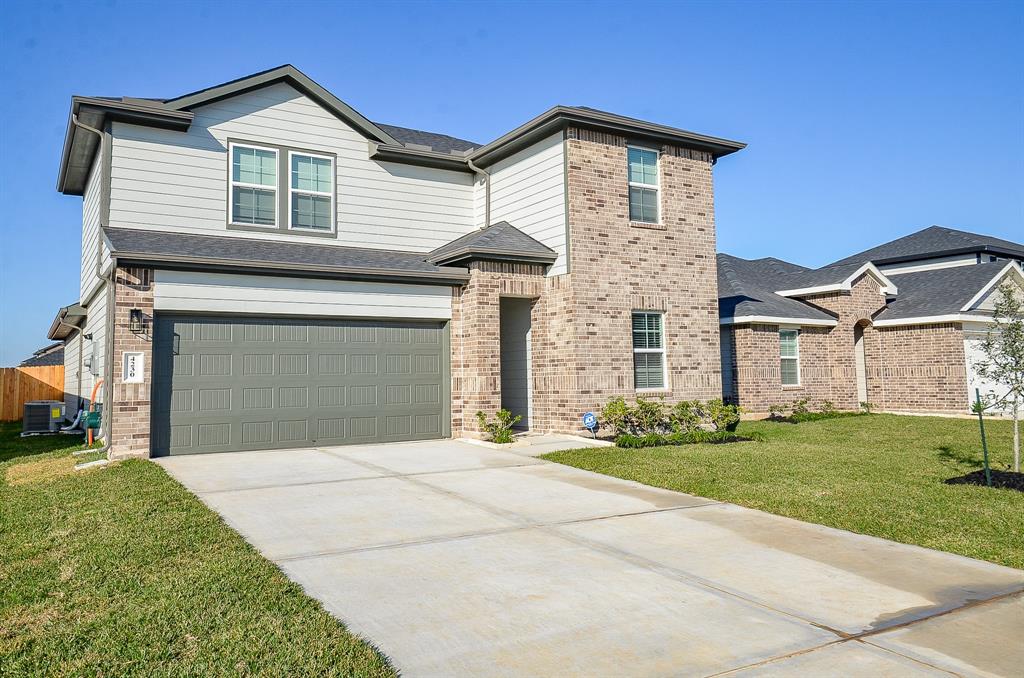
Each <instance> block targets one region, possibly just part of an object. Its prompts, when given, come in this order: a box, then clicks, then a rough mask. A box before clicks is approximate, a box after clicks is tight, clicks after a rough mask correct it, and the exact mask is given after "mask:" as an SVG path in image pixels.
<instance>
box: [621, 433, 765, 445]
mask: <svg viewBox="0 0 1024 678" xmlns="http://www.w3.org/2000/svg"><path fill="white" fill-rule="evenodd" d="M741 440H746V438H739V437H738V436H736V435H734V434H733V433H730V432H729V431H726V430H721V431H706V430H704V429H696V430H694V431H690V432H689V433H679V432H677V433H669V434H660V433H648V434H647V435H642V436H638V435H633V434H630V433H624V434H622V435H620V436H619V437H617V438H616V439H615V445H616V447H623V448H629V449H639V448H641V447H660V446H663V445H692V444H696V443H725V442H738V441H741Z"/></svg>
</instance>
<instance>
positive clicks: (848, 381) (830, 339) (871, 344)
mask: <svg viewBox="0 0 1024 678" xmlns="http://www.w3.org/2000/svg"><path fill="white" fill-rule="evenodd" d="M803 301H806V302H807V303H809V304H812V305H814V306H817V307H818V308H821V309H823V310H825V311H827V312H829V313H830V314H831V315H833V316H836V320H837V325H836V326H835V327H802V328H801V329H800V385H799V386H782V381H781V368H780V364H779V335H778V332H779V326H778V325H739V326H736V327H733V328H730V329H727V330H725V332H726V335H725V338H724V339H723V341H727V342H730V347H731V349H732V372H733V375H734V378H733V381H732V384H731V385H730V386H729V388H727V389H726V391H727V393H728V394H729V395H730V396H731V397H732V398H733V399H734V400H735V402H737V403H738V404H739V405H741V406H742V407H743V408H745V409H746V410H747V411H748V412H750V413H754V414H763V413H766V412H767V411H768V408H769V407H770V406H771V405H782V406H791V405H792V404H793V403H794V402H795V401H797V400H801V399H804V398H806V399H807V400H808V401H809V402H810V405H811V407H815V408H820V407H821V406H822V404H823V403H824V402H826V401H828V402H831V403H832V404H833V406H835V407H836V408H837V409H842V410H855V409H858V407H859V405H860V398H859V397H858V395H857V367H856V357H855V356H856V354H855V349H854V328H855V327H856V326H857V325H860V326H861V327H863V331H864V354H865V370H864V372H865V377H866V382H867V395H868V402H870V403H871V404H872V405H873V406H874V407H875V408H877V409H880V410H890V411H902V412H965V411H966V409H967V401H966V395H965V394H966V392H967V370H966V367H965V359H964V344H963V331H962V329H961V327H960V325H959V324H945V325H921V326H916V327H881V328H877V327H874V326H873V325H872V324H871V318H872V317H873V316H874V315H875V314H877V313H878V311H880V310H881V309H882V308H883V307H884V306H885V297H884V296H883V295H882V294H881V291H880V288H879V285H878V283H877V281H875V280H874V278H872V277H870V276H868V275H864V276H862V277H861V278H860V279H858V280H857V281H855V282H854V284H853V287H852V289H851V290H850V291H849V292H832V293H827V294H819V295H814V296H808V297H804V298H803Z"/></svg>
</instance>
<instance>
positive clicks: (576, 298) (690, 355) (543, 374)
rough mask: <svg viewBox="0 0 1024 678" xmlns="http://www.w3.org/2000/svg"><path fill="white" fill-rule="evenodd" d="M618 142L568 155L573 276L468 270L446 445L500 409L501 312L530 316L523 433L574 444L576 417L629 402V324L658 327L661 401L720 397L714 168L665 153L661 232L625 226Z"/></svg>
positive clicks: (593, 137) (480, 265)
mask: <svg viewBox="0 0 1024 678" xmlns="http://www.w3.org/2000/svg"><path fill="white" fill-rule="evenodd" d="M626 143H627V140H626V139H625V138H624V137H620V136H616V135H610V134H601V133H596V132H590V131H585V130H574V129H570V130H569V131H568V133H567V141H566V162H567V164H568V176H567V179H568V209H569V212H568V219H569V251H570V272H569V273H567V274H565V275H560V276H552V277H545V276H544V275H543V270H542V269H540V268H538V267H534V266H518V267H516V266H515V265H511V264H499V263H487V262H474V263H472V264H471V265H470V276H471V279H470V282H469V284H467V285H466V286H465V287H463V288H461V289H458V290H456V291H455V292H454V300H453V301H454V304H453V314H452V325H451V337H452V396H453V398H452V430H453V435H477V434H478V433H479V432H478V431H477V424H476V420H475V413H476V411H477V410H483V411H484V412H487V413H489V414H490V413H493V412H494V411H496V410H497V409H498V408H499V406H500V401H501V370H500V363H499V355H500V336H499V300H500V298H501V297H503V296H506V297H528V298H532V299H535V300H536V301H535V302H534V304H533V308H532V311H531V323H532V326H531V341H532V353H531V369H532V394H533V416H532V423H531V428H532V429H534V430H541V431H577V430H579V429H580V427H581V424H580V417H581V415H582V414H583V413H584V412H586V411H590V410H598V409H600V408H601V406H603V405H604V404H605V403H606V402H607V401H608V400H609V399H611V398H613V397H615V396H618V395H622V396H625V397H627V398H633V397H635V396H636V390H635V388H634V384H633V347H632V316H631V314H632V311H634V310H649V311H662V312H664V313H665V341H666V360H667V364H668V373H669V379H668V384H667V388H665V389H664V390H663V391H659V392H657V393H656V394H650V395H652V396H654V395H658V396H662V397H664V398H665V399H666V400H667V401H670V402H671V401H675V400H682V399H694V398H700V399H710V398H717V397H720V396H721V367H720V362H719V353H718V351H719V344H718V290H717V278H716V271H715V226H714V200H713V188H712V180H711V164H712V163H711V160H712V159H711V156H710V155H709V154H706V153H702V152H698V151H690V150H687V149H682V148H675V147H672V146H665V147H663V148H662V149H661V157H660V160H659V170H660V191H659V197H660V215H661V223H660V224H657V225H652V224H638V223H631V222H630V221H629V189H628V185H629V184H628V177H627V166H628V164H627V158H626Z"/></svg>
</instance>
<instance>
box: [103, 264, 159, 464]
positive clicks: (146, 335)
mask: <svg viewBox="0 0 1024 678" xmlns="http://www.w3.org/2000/svg"><path fill="white" fill-rule="evenodd" d="M114 280H115V283H114V335H113V337H112V341H113V342H114V347H113V348H114V360H113V363H112V365H111V368H112V369H111V374H112V375H113V402H112V403H111V404H110V406H109V407H107V408H105V410H106V411H105V412H104V416H108V417H111V419H110V423H111V429H110V433H111V435H110V442H111V447H110V458H111V459H125V458H129V457H143V458H146V457H149V426H150V404H151V393H152V383H153V382H152V379H153V270H152V269H149V268H133V267H130V268H118V269H117V271H116V274H115V278H114ZM133 308H136V309H139V310H140V311H142V317H143V319H144V327H143V331H142V332H139V333H135V332H132V331H131V330H130V329H129V327H130V325H129V323H130V320H131V310H132V309H133ZM126 351H137V352H141V353H142V354H143V359H144V379H143V381H142V382H141V383H132V384H126V383H125V382H124V353H125V352H126Z"/></svg>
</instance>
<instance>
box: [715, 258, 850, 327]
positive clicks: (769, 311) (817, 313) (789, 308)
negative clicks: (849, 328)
mask: <svg viewBox="0 0 1024 678" xmlns="http://www.w3.org/2000/svg"><path fill="white" fill-rule="evenodd" d="M799 268H802V267H801V266H797V265H796V264H790V263H789V262H785V261H782V260H780V259H774V258H767V259H754V260H749V259H740V258H739V257H734V256H731V255H728V254H721V253H720V254H719V255H718V315H719V317H721V318H737V317H741V316H768V317H773V318H795V319H801V320H819V321H821V320H825V321H828V320H835V318H834V317H833V316H831V315H829V314H828V313H825V312H824V311H821V310H819V309H817V308H814V307H813V306H809V305H807V304H805V303H803V302H801V301H797V300H796V299H789V298H787V297H780V296H779V295H778V294H775V291H774V288H776V285H775V280H776V279H777V278H779V277H785V275H783V276H780V275H779V271H780V270H790V271H792V270H793V269H799ZM778 289H781V288H778Z"/></svg>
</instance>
